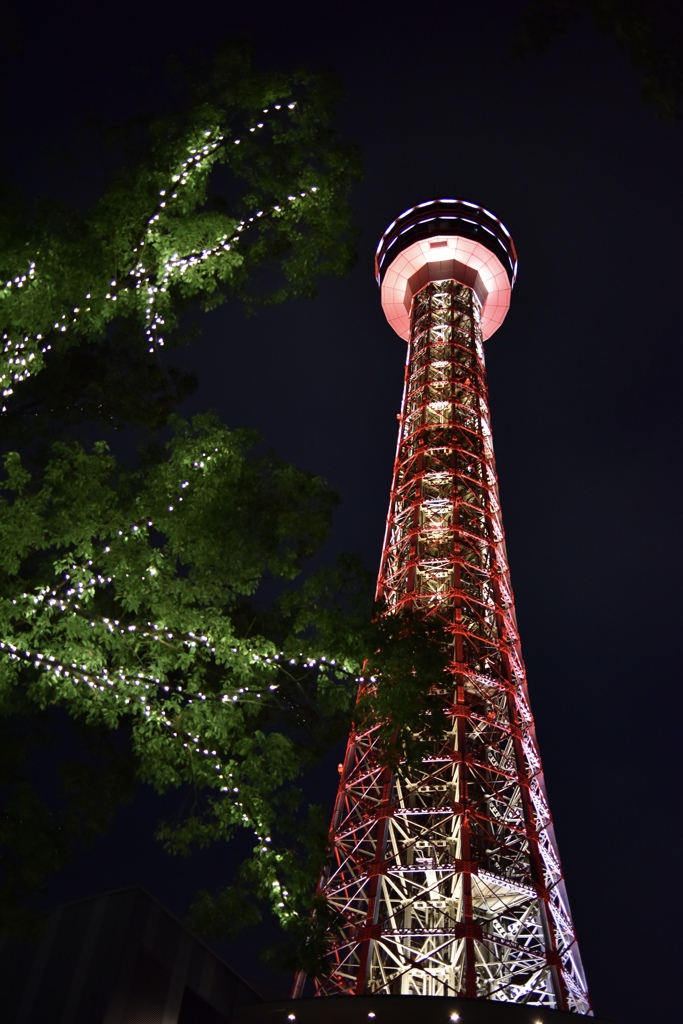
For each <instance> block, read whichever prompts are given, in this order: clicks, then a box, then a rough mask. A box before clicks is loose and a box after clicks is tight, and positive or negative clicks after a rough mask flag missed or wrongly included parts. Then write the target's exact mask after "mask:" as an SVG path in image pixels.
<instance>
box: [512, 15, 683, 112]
mask: <svg viewBox="0 0 683 1024" xmlns="http://www.w3.org/2000/svg"><path fill="white" fill-rule="evenodd" d="M582 15H587V16H588V17H589V18H590V19H591V21H592V22H593V24H594V26H595V28H596V29H597V30H598V31H599V32H600V33H601V34H602V35H605V36H609V37H611V38H612V39H613V40H614V41H615V42H616V43H617V45H618V46H619V47H621V49H622V50H624V51H625V52H626V53H627V55H628V58H629V60H630V62H631V64H632V65H633V67H634V68H636V70H637V71H638V72H639V74H640V81H641V89H642V94H643V98H644V99H645V100H646V102H648V103H652V104H653V105H654V106H655V107H656V109H657V111H658V113H659V114H660V115H661V116H662V117H665V118H673V117H680V116H681V99H682V98H683V69H682V59H683V50H682V47H681V38H682V37H681V13H680V5H679V4H678V3H677V2H676V0H531V3H530V4H529V9H528V12H527V14H526V16H525V19H524V23H523V27H522V30H521V32H520V35H519V45H520V49H521V51H522V52H527V51H528V50H530V49H536V50H540V49H543V48H545V47H546V46H547V45H548V44H549V43H550V42H551V41H552V40H553V39H555V38H556V37H557V36H559V35H561V34H562V33H563V32H565V31H566V30H567V29H568V28H569V26H570V25H572V24H574V23H575V22H576V21H577V20H578V19H579V18H580V17H581V16H582Z"/></svg>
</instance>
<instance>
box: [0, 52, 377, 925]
mask: <svg viewBox="0 0 683 1024" xmlns="http://www.w3.org/2000/svg"><path fill="white" fill-rule="evenodd" d="M330 99H331V96H330V89H329V87H328V84H327V83H325V82H323V81H321V80H320V79H318V78H314V77H312V76H309V75H306V74H303V73H298V74H295V75H292V76H288V77H286V76H283V75H263V74H257V73H255V72H254V71H252V69H251V67H250V64H249V61H248V59H247V58H246V57H245V56H244V55H243V54H242V53H240V52H237V51H235V50H233V51H231V52H229V53H227V54H225V55H223V56H222V57H221V58H220V59H219V60H218V61H217V62H216V66H215V68H214V70H213V75H212V77H211V76H210V81H208V82H207V83H204V84H203V85H202V86H201V88H198V89H195V90H194V92H193V95H192V102H191V103H190V105H189V108H188V110H187V111H186V112H185V113H184V114H182V115H180V116H177V117H174V118H172V119H167V120H165V121H163V122H160V123H159V124H157V125H154V126H151V128H150V132H149V137H150V140H151V141H150V144H149V145H148V147H147V149H146V150H145V151H144V152H143V153H142V155H138V157H137V159H136V160H135V162H134V164H133V165H132V166H131V167H130V168H128V169H126V170H124V171H123V172H122V173H121V174H120V175H119V177H118V179H117V180H116V181H115V183H114V184H113V185H112V187H111V188H110V189H109V190H108V191H107V193H106V194H105V195H104V196H103V198H102V199H101V201H100V202H98V203H97V204H96V205H95V206H94V207H93V208H92V209H90V210H88V211H87V212H85V213H83V214H77V213H74V212H73V211H64V210H61V209H59V208H57V207H55V206H50V207H42V208H38V209H35V210H31V211H28V213H26V212H25V211H22V210H21V208H20V205H19V204H18V203H17V202H16V201H15V198H14V197H12V196H11V195H8V194H5V196H4V197H3V198H4V199H5V201H4V202H3V203H2V205H0V222H1V223H0V226H1V227H2V229H3V233H2V238H3V242H2V245H1V247H0V274H1V277H2V284H1V285H0V323H1V330H2V341H3V352H2V356H3V358H2V365H1V366H0V376H1V377H2V381H1V386H2V404H1V409H2V416H1V417H0V439H1V442H2V447H3V450H4V456H3V466H4V472H3V475H2V481H1V485H0V486H1V492H0V536H1V537H2V544H1V545H0V571H1V574H2V575H1V578H0V711H1V712H2V716H3V726H4V727H5V729H6V734H7V739H8V743H7V745H6V747H5V748H4V749H5V752H6V756H5V757H4V758H3V764H4V767H5V769H6V773H5V776H4V786H5V790H6V794H7V795H8V800H7V803H6V813H5V816H4V818H3V819H2V822H3V823H2V825H0V852H1V853H2V859H3V864H4V867H5V869H6V882H5V888H4V890H3V892H4V894H5V895H6V896H7V895H8V893H9V892H10V891H15V892H16V891H17V890H18V889H21V887H22V886H24V887H31V886H35V885H36V884H39V883H40V882H41V881H43V880H44V878H45V876H46V874H47V873H48V872H49V870H50V868H54V867H55V866H58V865H59V863H61V862H63V860H64V859H65V858H66V857H68V856H69V853H70V850H71V849H72V846H73V842H72V840H73V841H76V840H78V839H80V838H86V839H87V838H89V837H91V836H92V834H94V833H95V832H97V831H98V830H101V829H102V828H104V827H106V825H107V822H108V820H109V818H108V815H107V814H106V813H103V812H102V811H101V809H99V808H97V807H94V806H93V805H92V800H91V799H90V795H89V791H88V790H87V786H85V784H84V781H83V780H82V779H80V780H78V779H76V780H74V771H73V768H72V767H71V768H69V766H67V770H66V773H65V778H64V788H63V793H65V794H66V795H67V797H68V799H67V806H66V810H64V811H63V812H60V814H59V815H57V816H55V814H54V813H52V812H51V811H50V809H49V808H48V807H47V806H46V805H45V803H44V802H42V799H41V796H40V794H39V792H38V790H37V788H36V787H35V786H34V785H32V783H31V781H30V778H28V777H27V774H26V771H24V770H22V767H21V766H22V759H24V758H25V757H26V756H27V751H28V750H29V749H30V745H31V742H34V741H38V742H45V737H46V730H47V732H49V722H50V715H51V714H54V713H55V712H59V710H60V709H66V711H67V712H68V713H69V714H70V715H71V716H72V717H73V718H74V719H75V720H76V722H77V723H79V728H80V729H81V730H82V728H84V727H86V726H87V729H86V734H87V735H88V736H94V735H97V736H99V737H103V736H105V735H109V736H117V737H124V738H126V740H127V742H128V743H129V749H130V750H131V751H132V753H133V755H134V759H135V761H134V774H135V776H136V777H137V778H138V779H141V780H143V781H144V782H146V783H148V784H150V785H152V786H154V787H155V788H156V789H157V790H158V791H159V792H164V791H166V790H168V789H172V788H178V789H181V790H182V789H187V790H188V791H189V792H190V793H191V794H192V801H191V802H190V810H189V811H188V813H187V814H186V815H184V816H182V817H181V818H180V819H178V820H175V821H174V823H173V825H172V826H171V825H168V826H166V827H165V828H163V829H162V830H161V836H162V838H163V840H164V841H165V843H166V844H167V846H168V847H169V848H171V849H173V850H175V851H180V852H182V851H187V850H188V849H190V848H191V847H193V846H194V845H203V844H206V843H208V842H212V841H214V840H218V839H220V840H225V839H229V838H230V836H231V835H233V834H234V833H235V831H236V830H238V829H247V830H249V831H250V832H251V834H252V835H253V836H254V842H255V843H256V847H255V851H257V856H256V857H254V858H253V859H252V862H251V865H250V871H251V875H252V878H251V888H252V889H255V890H256V891H257V892H258V893H259V894H260V895H261V896H262V897H265V901H266V903H267V904H269V905H270V906H271V908H272V909H273V911H274V913H275V914H276V916H277V917H278V918H279V919H280V920H281V921H282V922H283V923H284V924H287V923H288V922H291V921H292V920H293V918H294V917H296V915H297V913H298V912H299V911H298V908H297V905H296V901H295V897H294V895H292V897H291V898H290V894H289V890H288V888H287V880H286V879H287V877H288V872H289V874H290V875H291V877H292V878H293V879H295V880H296V878H297V877H299V874H300V870H299V864H298V862H297V861H298V854H297V853H296V835H297V834H299V835H301V830H302V828H304V827H305V826H304V825H302V821H301V818H302V814H303V815H304V816H305V813H306V812H305V809H304V810H303V811H301V810H300V809H299V807H298V801H299V795H298V791H297V789H296V786H295V780H296V779H297V777H298V776H299V775H300V773H301V771H302V770H303V768H304V767H305V765H306V764H307V763H310V762H311V759H312V758H314V757H315V753H316V750H319V749H320V744H321V743H322V742H324V740H325V735H326V730H328V731H329V729H332V728H333V725H334V722H335V721H337V722H338V721H339V716H340V715H341V714H342V713H343V712H344V710H345V708H348V705H349V702H350V700H351V698H352V693H353V689H354V679H355V676H356V675H357V673H358V670H359V667H360V666H359V662H358V659H357V658H356V659H355V660H354V659H353V658H352V657H351V656H350V655H349V656H346V655H345V656H344V657H343V658H341V659H338V658H336V657H335V656H334V651H333V650H330V649H329V648H327V649H325V650H323V649H322V646H321V644H322V640H321V638H320V637H316V634H315V628H314V627H313V626H310V627H309V629H308V635H307V636H306V637H305V638H304V637H303V636H302V634H301V630H299V629H298V627H297V626H296V624H295V623H294V621H293V618H292V616H291V615H289V616H288V615H287V614H285V613H284V612H282V611H278V610H277V609H271V610H270V611H267V612H266V611H263V610H262V608H261V605H262V602H261V601H260V599H259V595H258V590H259V586H260V584H261V583H262V581H263V580H265V579H275V580H279V581H281V582H283V581H291V580H294V579H295V578H296V577H297V576H298V574H299V573H300V572H301V570H302V564H303V562H304V561H305V559H306V558H307V557H308V556H309V555H311V554H312V553H313V552H314V551H315V550H316V548H317V547H318V546H319V545H320V543H321V542H322V541H323V540H324V538H325V536H326V534H327V531H328V528H329V522H330V516H331V511H332V507H333V505H334V501H335V499H334V496H333V495H332V494H331V493H330V491H329V490H328V488H327V487H326V485H325V484H324V483H323V481H322V480H320V479H318V478H315V477H312V476H310V475H309V474H306V473H303V472H301V471H299V470H296V469H294V468H293V467H291V466H287V465H285V464H283V463H281V462H279V461H278V460H276V459H275V458H273V457H264V456H262V457H260V458H255V457H253V456H252V455H251V454H250V449H251V448H252V446H253V443H254V440H255V439H254V438H253V437H252V436H250V435H247V434H245V433H241V432H234V431H230V430H228V429H227V428H226V427H225V426H224V425H223V424H221V423H219V422H218V421H217V420H215V419H213V418H211V417H208V416H207V417H203V418H199V419H197V420H195V421H194V422H193V423H192V424H189V423H185V422H183V421H180V420H176V421H174V422H173V425H172V428H171V439H170V440H168V428H167V429H166V434H165V437H166V443H165V445H164V443H163V438H162V441H159V440H158V438H157V436H156V435H155V431H156V430H157V428H159V427H161V426H162V425H163V424H164V423H165V421H166V420H167V418H168V413H169V411H170V410H171V409H172V407H173V405H174V403H175V402H176V401H177V399H178V398H179V397H180V396H181V395H182V393H183V392H184V390H185V389H186V387H187V382H186V381H185V380H184V379H183V378H182V377H181V376H180V375H175V376H173V375H172V374H171V373H169V372H167V371H164V370H161V369H159V365H160V364H159V363H158V362H156V355H157V354H158V352H159V350H160V349H161V348H162V347H163V346H164V345H169V344H173V343H174V342H176V341H178V340H179V339H181V338H182V333H183V332H182V330H181V328H182V323H181V318H182V316H183V314H184V313H185V312H186V311H191V310H193V309H195V308H197V307H199V308H204V309H206V308H210V307H212V306H214V305H215V304H216V303H217V302H220V301H222V300H223V299H224V298H225V297H226V296H227V295H230V294H232V295H238V296H241V297H242V298H243V299H244V300H245V301H246V303H247V304H248V305H249V306H253V305H255V304H256V303H259V302H278V301H282V300H283V299H284V298H286V297H288V296H291V295H300V294H310V293H311V292H312V291H313V289H314V286H315V280H316V278H317V276H318V275H319V274H320V273H341V272H343V271H344V270H345V269H346V267H347V266H348V265H349V263H350V260H351V257H352V251H353V231H352V228H351V225H350V219H349V211H348V206H347V203H346V198H347V193H348V189H349V186H350V184H351V182H352V180H353V178H354V177H355V175H356V173H357V170H356V161H355V156H354V154H353V153H352V152H351V151H349V150H348V149H347V148H346V147H344V146H343V145H342V144H341V143H340V141H339V140H338V138H337V137H336V135H335V134H334V132H333V131H332V129H331V128H330ZM56 394H57V395H58V396H59V398H58V400H57V401H56V400H55V395H56ZM112 420H113V421H114V423H115V424H123V425H125V424H128V423H131V422H132V423H136V424H138V425H139V426H142V427H143V428H146V436H145V439H144V444H143V448H142V452H141V455H140V457H139V458H138V459H133V458H131V457H130V455H129V454H127V453H124V455H123V456H122V455H121V454H119V455H116V454H115V452H114V450H113V449H112V447H111V445H110V444H108V443H107V441H106V440H105V439H104V436H105V435H106V434H107V431H108V425H109V424H110V422H111V421H112ZM94 431H97V434H96V436H99V437H100V438H103V439H102V440H99V441H97V442H96V443H94V444H92V443H90V444H86V443H84V441H83V436H84V434H85V435H87V436H92V434H93V432H94ZM46 437H48V438H49V443H48V441H47V440H46ZM79 438H80V439H79ZM347 633H348V629H347ZM348 646H349V645H348V643H347V648H348ZM36 712H39V713H38V714H37V715H36ZM88 729H89V730H93V731H92V732H90V733H88ZM85 742H90V740H89V739H86V740H85ZM104 761H105V762H106V763H104V764H103V766H102V771H101V773H100V774H101V775H102V776H103V777H104V776H106V778H107V779H108V780H109V783H110V785H111V790H112V797H113V798H116V799H118V798H123V797H125V796H127V795H128V794H129V793H130V791H131V787H132V784H133V779H132V776H131V765H130V760H129V759H127V758H126V757H125V756H123V757H122V756H121V748H120V745H119V746H117V745H116V743H115V744H114V748H113V749H112V752H111V757H109V759H108V760H107V758H106V757H105V758H104ZM63 774H64V773H63ZM100 784H104V783H103V782H102V780H100ZM91 792H92V791H90V793H91ZM114 802H115V801H114ZM314 817H315V816H314ZM313 827H314V824H311V828H313ZM38 828H40V829H41V837H42V838H43V839H44V842H43V843H42V844H40V843H36V842H35V836H36V829H38ZM292 836H293V837H294V839H293V843H294V845H293V846H292V844H291V843H290V839H291V837H292ZM288 837H289V838H288ZM288 843H289V846H288V845H287V844H288ZM17 851H18V852H17ZM224 898H225V899H227V898H228V897H227V896H225V897H224ZM296 899H297V900H298V899H300V893H297V894H296ZM9 902H11V901H9ZM9 902H8V903H6V909H7V912H8V915H9V916H10V917H11V916H12V915H14V914H15V913H16V912H17V903H16V901H14V903H12V904H11V905H9Z"/></svg>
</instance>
